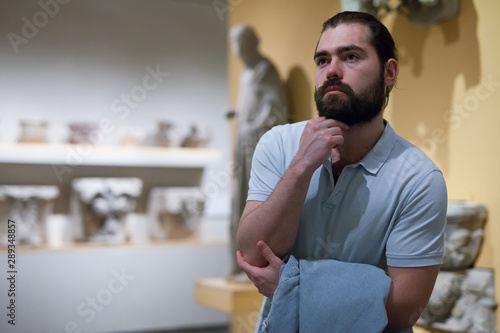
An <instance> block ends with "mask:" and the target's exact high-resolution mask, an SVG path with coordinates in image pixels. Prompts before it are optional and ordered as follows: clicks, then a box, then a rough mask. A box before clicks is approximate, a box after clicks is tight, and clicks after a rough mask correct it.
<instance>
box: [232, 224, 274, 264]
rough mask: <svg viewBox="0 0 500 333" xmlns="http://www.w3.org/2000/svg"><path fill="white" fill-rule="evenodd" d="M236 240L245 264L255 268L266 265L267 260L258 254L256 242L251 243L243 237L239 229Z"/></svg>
mask: <svg viewBox="0 0 500 333" xmlns="http://www.w3.org/2000/svg"><path fill="white" fill-rule="evenodd" d="M236 238H237V241H238V248H239V249H240V251H241V253H242V255H243V258H244V259H245V261H246V262H247V263H249V264H250V265H252V266H257V267H265V266H267V265H268V262H267V260H266V259H265V258H264V257H263V256H262V254H260V252H259V250H258V249H257V242H258V241H256V242H253V241H251V240H250V239H249V237H245V235H244V234H243V232H241V230H240V229H238V232H237V234H236Z"/></svg>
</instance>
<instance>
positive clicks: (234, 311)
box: [195, 278, 263, 333]
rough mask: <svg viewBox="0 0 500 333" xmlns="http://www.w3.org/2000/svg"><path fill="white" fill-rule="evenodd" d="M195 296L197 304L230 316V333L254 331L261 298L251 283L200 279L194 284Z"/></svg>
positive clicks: (222, 279)
mask: <svg viewBox="0 0 500 333" xmlns="http://www.w3.org/2000/svg"><path fill="white" fill-rule="evenodd" d="M195 295H196V301H197V302H198V303H200V304H203V305H206V306H208V307H211V308H213V309H216V310H219V311H223V312H226V313H229V314H230V315H231V332H232V333H246V332H248V333H251V332H253V331H254V329H255V326H256V325H257V322H258V319H259V311H260V307H261V305H262V299H263V296H262V295H261V294H260V293H259V292H258V291H257V288H256V287H255V286H254V285H253V284H252V283H238V282H231V281H228V280H226V279H225V278H210V279H202V280H199V281H198V282H197V283H196V290H195Z"/></svg>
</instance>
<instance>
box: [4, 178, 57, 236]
mask: <svg viewBox="0 0 500 333" xmlns="http://www.w3.org/2000/svg"><path fill="white" fill-rule="evenodd" d="M58 196H59V188H58V187H57V186H34V185H18V186H8V185H7V186H0V218H1V220H0V226H1V229H0V244H2V245H7V241H8V237H7V236H8V230H7V222H8V220H9V219H10V220H12V221H14V222H15V225H16V243H17V244H25V245H40V244H43V243H45V242H46V240H47V237H46V236H47V235H46V223H47V218H48V216H49V215H50V214H52V213H53V210H54V202H55V199H56V198H57V197H58Z"/></svg>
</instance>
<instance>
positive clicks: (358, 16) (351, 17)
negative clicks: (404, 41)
mask: <svg viewBox="0 0 500 333" xmlns="http://www.w3.org/2000/svg"><path fill="white" fill-rule="evenodd" d="M344 23H360V24H363V25H365V26H366V27H367V28H368V31H369V32H370V39H369V42H370V44H371V45H372V46H373V47H374V48H375V51H376V52H377V55H378V58H379V61H380V64H381V66H382V72H383V68H384V64H385V63H386V62H387V60H389V59H391V58H392V59H395V60H398V55H397V50H396V44H395V43H394V39H393V38H392V36H391V33H390V32H389V30H388V29H387V28H386V27H385V25H384V24H382V22H380V21H379V20H378V19H377V18H376V17H375V16H373V15H371V14H368V13H363V12H348V11H345V12H341V13H338V14H337V15H335V16H334V17H332V18H330V19H328V20H327V21H326V22H325V23H323V29H322V30H321V33H323V32H324V31H325V30H326V29H328V28H335V27H337V26H338V25H340V24H344ZM391 90H392V85H390V86H387V87H386V90H385V98H386V103H385V104H386V105H387V103H388V102H389V93H390V92H391Z"/></svg>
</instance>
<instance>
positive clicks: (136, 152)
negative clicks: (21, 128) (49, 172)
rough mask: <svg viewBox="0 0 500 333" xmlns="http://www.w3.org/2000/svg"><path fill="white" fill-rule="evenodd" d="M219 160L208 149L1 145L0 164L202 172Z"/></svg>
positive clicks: (214, 151)
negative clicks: (159, 168) (141, 168)
mask: <svg viewBox="0 0 500 333" xmlns="http://www.w3.org/2000/svg"><path fill="white" fill-rule="evenodd" d="M220 157H221V152H220V151H219V150H217V149H211V148H179V147H153V146H99V145H90V144H89V145H79V144H45V143H2V144H0V164H5V163H10V164H45V165H57V164H61V165H70V166H74V165H87V166H121V167H165V168H167V167H169V168H174V167H182V168H203V167H206V166H208V165H210V164H211V163H212V162H214V161H216V160H218V159H219V158H220Z"/></svg>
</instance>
